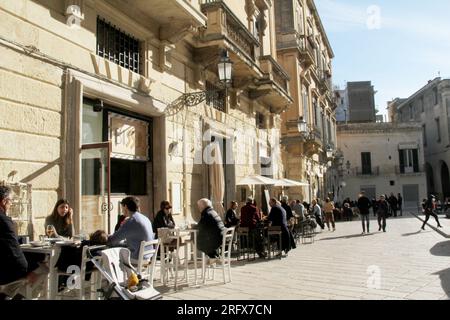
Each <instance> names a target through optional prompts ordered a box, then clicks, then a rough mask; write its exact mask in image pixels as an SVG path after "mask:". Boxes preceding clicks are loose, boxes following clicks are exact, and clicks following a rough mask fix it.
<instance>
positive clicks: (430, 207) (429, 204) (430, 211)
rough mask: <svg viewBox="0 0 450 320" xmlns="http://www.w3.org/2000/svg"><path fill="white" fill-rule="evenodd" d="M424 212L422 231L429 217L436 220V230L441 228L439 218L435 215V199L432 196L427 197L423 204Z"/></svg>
mask: <svg viewBox="0 0 450 320" xmlns="http://www.w3.org/2000/svg"><path fill="white" fill-rule="evenodd" d="M424 210H425V211H424V213H425V221H424V222H423V225H422V230H425V225H426V224H427V222H428V220H430V216H432V217H433V218H434V219H435V220H436V222H437V225H438V228H442V226H441V224H440V223H439V218H438V216H437V214H436V198H435V197H434V196H433V195H430V196H429V197H428V200H427V201H426V202H425V206H424Z"/></svg>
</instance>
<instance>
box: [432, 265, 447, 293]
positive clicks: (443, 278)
mask: <svg viewBox="0 0 450 320" xmlns="http://www.w3.org/2000/svg"><path fill="white" fill-rule="evenodd" d="M433 275H439V278H440V279H441V286H442V289H444V291H445V294H446V295H447V297H449V298H450V268H448V269H444V270H441V271H438V272H435V273H433Z"/></svg>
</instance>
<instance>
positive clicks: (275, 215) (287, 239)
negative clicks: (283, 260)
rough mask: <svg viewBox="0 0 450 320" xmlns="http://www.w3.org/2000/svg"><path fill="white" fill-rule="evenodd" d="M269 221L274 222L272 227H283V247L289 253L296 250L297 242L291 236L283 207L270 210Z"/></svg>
mask: <svg viewBox="0 0 450 320" xmlns="http://www.w3.org/2000/svg"><path fill="white" fill-rule="evenodd" d="M267 219H268V220H269V221H272V226H274V227H275V226H280V227H281V233H282V236H281V247H282V249H283V250H284V251H285V252H286V253H287V252H289V251H290V250H291V249H292V248H295V241H294V240H293V237H292V236H291V233H290V231H289V229H288V226H287V219H286V210H284V209H283V207H281V206H279V205H276V206H273V207H272V209H270V213H269V217H268V218H267Z"/></svg>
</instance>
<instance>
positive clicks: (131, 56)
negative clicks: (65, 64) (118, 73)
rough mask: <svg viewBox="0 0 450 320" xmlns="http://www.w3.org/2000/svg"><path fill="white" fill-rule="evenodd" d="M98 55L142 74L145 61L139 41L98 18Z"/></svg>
mask: <svg viewBox="0 0 450 320" xmlns="http://www.w3.org/2000/svg"><path fill="white" fill-rule="evenodd" d="M97 55H99V56H100V57H103V58H105V59H108V60H109V61H112V62H114V63H116V64H118V65H119V66H121V67H124V68H125V69H128V70H131V71H133V72H136V73H139V74H142V71H143V68H142V66H141V64H142V62H143V59H142V53H141V44H140V42H139V40H138V39H136V38H134V37H133V36H131V35H129V34H127V33H125V32H123V31H122V30H120V29H119V28H117V27H116V26H115V25H113V24H111V23H110V22H107V21H106V20H105V19H102V18H100V17H97Z"/></svg>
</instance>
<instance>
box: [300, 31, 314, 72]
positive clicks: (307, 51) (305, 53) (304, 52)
mask: <svg viewBox="0 0 450 320" xmlns="http://www.w3.org/2000/svg"><path fill="white" fill-rule="evenodd" d="M300 39H301V41H300V47H299V49H300V56H301V58H302V59H303V63H304V64H305V65H307V66H310V65H313V64H314V63H316V59H315V58H314V56H315V54H314V46H313V42H312V40H311V37H309V36H303V35H302V36H300Z"/></svg>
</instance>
